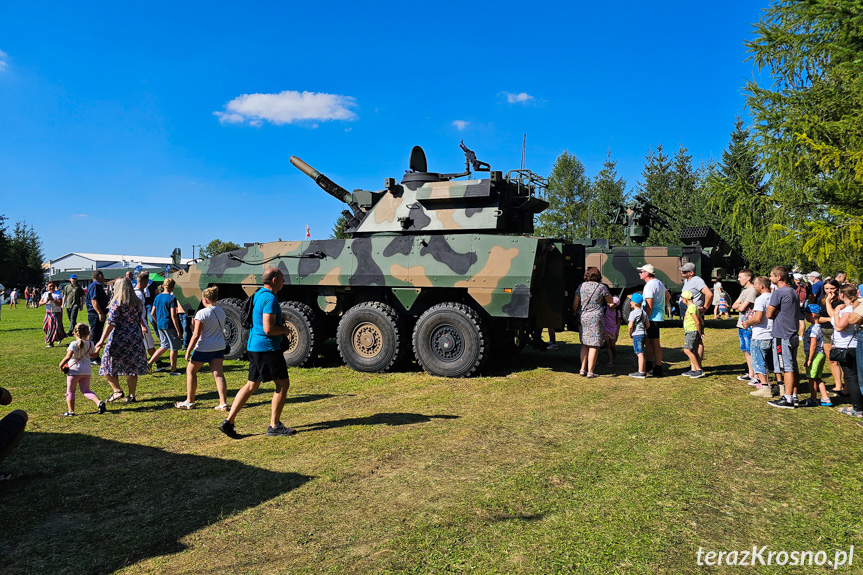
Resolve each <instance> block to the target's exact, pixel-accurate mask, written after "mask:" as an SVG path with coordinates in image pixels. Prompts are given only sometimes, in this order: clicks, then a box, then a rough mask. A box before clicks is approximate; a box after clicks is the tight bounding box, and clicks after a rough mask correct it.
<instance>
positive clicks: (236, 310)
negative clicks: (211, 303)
mask: <svg viewBox="0 0 863 575" xmlns="http://www.w3.org/2000/svg"><path fill="white" fill-rule="evenodd" d="M219 307H220V308H222V310H224V312H225V324H224V325H223V326H222V331H223V332H224V333H225V341H226V342H227V344H228V345H230V346H231V351H230V353H228V354H226V355H225V359H239V358H241V357H242V356H243V354H244V353H246V341H248V339H249V330H247V329H243V324H242V323H241V322H240V317H242V312H241V311H240V310H241V308H242V307H243V302H242V301H241V300H238V299H236V298H225V299H220V300H219Z"/></svg>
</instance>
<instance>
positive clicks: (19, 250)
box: [2, 218, 45, 285]
mask: <svg viewBox="0 0 863 575" xmlns="http://www.w3.org/2000/svg"><path fill="white" fill-rule="evenodd" d="M3 219H5V218H3ZM3 228H4V229H3V232H2V235H3V237H4V238H6V244H7V249H6V254H5V257H4V260H5V261H4V262H3V264H4V265H3V268H2V270H3V280H4V281H6V282H7V283H8V284H9V285H25V284H29V285H39V284H41V283H42V281H43V279H44V272H43V270H42V263H43V262H44V260H45V255H44V253H43V252H42V240H41V239H40V238H39V235H38V234H37V233H36V230H34V229H33V226H28V225H27V223H26V222H16V223H15V227H14V228H13V231H12V236H11V237H9V236H8V235H7V232H6V230H5V226H3Z"/></svg>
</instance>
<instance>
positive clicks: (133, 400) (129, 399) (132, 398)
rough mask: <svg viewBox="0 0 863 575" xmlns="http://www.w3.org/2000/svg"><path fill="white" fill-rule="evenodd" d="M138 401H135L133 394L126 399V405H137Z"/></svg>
mask: <svg viewBox="0 0 863 575" xmlns="http://www.w3.org/2000/svg"><path fill="white" fill-rule="evenodd" d="M136 401H138V400H137V399H135V396H134V395H131V394H130V395H129V397H127V398H126V403H135V402H136Z"/></svg>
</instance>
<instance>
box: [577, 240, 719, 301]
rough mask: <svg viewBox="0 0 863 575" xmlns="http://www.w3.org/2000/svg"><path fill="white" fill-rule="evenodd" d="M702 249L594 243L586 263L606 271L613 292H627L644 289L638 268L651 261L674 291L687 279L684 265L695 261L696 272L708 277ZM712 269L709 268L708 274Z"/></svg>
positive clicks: (677, 290)
mask: <svg viewBox="0 0 863 575" xmlns="http://www.w3.org/2000/svg"><path fill="white" fill-rule="evenodd" d="M702 255H703V254H702V250H701V248H700V246H669V247H662V246H619V247H605V246H591V247H587V248H586V250H585V266H586V267H591V266H594V267H597V268H599V270H600V272H601V273H602V281H603V282H604V283H606V284H607V285H609V286H610V287H611V290H612V292H614V293H617V292H619V291H621V290H623V291H624V293H631V292H634V291H640V290H641V288H643V287H644V281H642V280H641V278H639V276H638V268H639V267H641V266H643V265H644V264H651V265H652V266H653V267H654V268H656V274H655V275H656V277H657V278H658V279H659V280H660V281H661V282H662V283H663V284H664V285H665V287H666V289H668V290H670V291H672V292H679V291H680V290H681V289H682V288H683V282H684V279H683V277H682V276H681V275H680V270H679V268H680V266H682V265H683V264H685V263H688V262H692V263H694V264H695V274H696V275H698V276H701V277H702V278H703V279H705V280H707V279H709V275H708V277H707V278H704V276H703V275H702V272H703V271H704V270H705V268H704V267H703V266H702ZM710 271H711V270H710V269H707V272H708V274H709V273H710Z"/></svg>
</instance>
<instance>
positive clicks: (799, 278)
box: [794, 274, 803, 280]
mask: <svg viewBox="0 0 863 575" xmlns="http://www.w3.org/2000/svg"><path fill="white" fill-rule="evenodd" d="M794 279H796V280H802V279H803V274H794Z"/></svg>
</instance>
